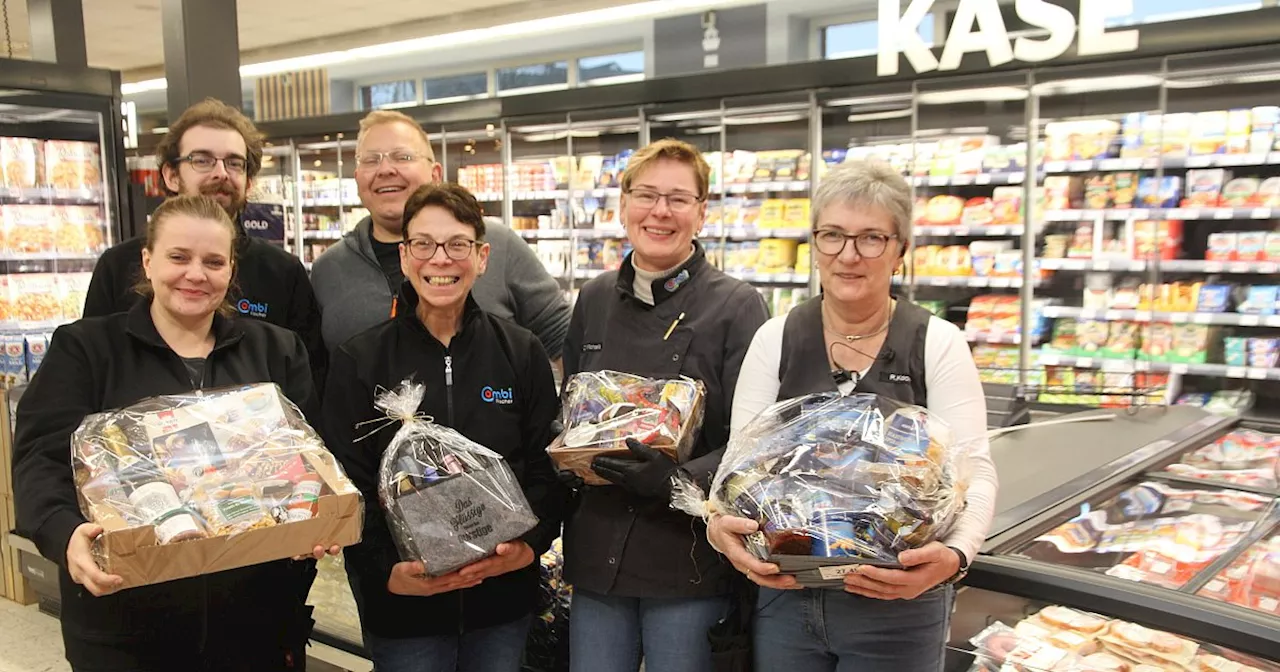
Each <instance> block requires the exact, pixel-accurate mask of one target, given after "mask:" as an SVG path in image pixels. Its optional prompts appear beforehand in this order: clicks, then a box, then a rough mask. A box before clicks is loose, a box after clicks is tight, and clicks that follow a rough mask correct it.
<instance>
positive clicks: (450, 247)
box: [405, 238, 480, 261]
mask: <svg viewBox="0 0 1280 672" xmlns="http://www.w3.org/2000/svg"><path fill="white" fill-rule="evenodd" d="M479 244H480V243H479V241H475V240H471V239H469V238H450V239H449V240H446V241H445V242H443V243H437V242H436V241H434V240H432V239H430V238H410V239H409V240H408V241H406V242H405V245H406V246H408V248H409V255H410V256H412V257H413V258H414V259H417V260H418V261H430V260H431V258H432V257H434V256H436V249H437V248H444V256H446V257H448V258H450V259H452V260H454V261H462V260H463V259H466V258H467V257H468V256H470V255H471V250H473V249H475V246H476V245H479Z"/></svg>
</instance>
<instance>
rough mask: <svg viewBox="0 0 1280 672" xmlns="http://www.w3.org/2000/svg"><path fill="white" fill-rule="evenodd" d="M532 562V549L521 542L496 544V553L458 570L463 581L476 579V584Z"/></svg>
mask: <svg viewBox="0 0 1280 672" xmlns="http://www.w3.org/2000/svg"><path fill="white" fill-rule="evenodd" d="M532 562H533V549H532V548H530V547H529V544H526V543H524V542H523V541H508V542H507V543H505V544H498V552H497V554H496V555H491V556H489V557H487V558H485V559H484V560H480V561H479V562H473V563H471V564H469V565H467V566H466V567H463V568H462V569H460V570H458V574H459V576H461V577H463V578H464V579H476V580H477V582H479V581H483V580H485V579H489V578H492V577H495V576H501V575H503V574H506V573H508V572H514V571H516V570H517V569H520V568H522V567H527V566H528V565H529V564H530V563H532Z"/></svg>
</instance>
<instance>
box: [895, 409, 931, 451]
mask: <svg viewBox="0 0 1280 672" xmlns="http://www.w3.org/2000/svg"><path fill="white" fill-rule="evenodd" d="M886 425H887V426H886V429H885V443H886V445H891V446H896V447H897V448H898V451H899V452H901V453H902V454H906V455H923V454H924V453H925V451H927V450H928V449H929V418H928V416H927V415H926V414H925V413H924V410H923V409H906V408H904V409H901V410H898V411H895V412H894V413H893V415H890V416H889V420H888V422H887V423H886Z"/></svg>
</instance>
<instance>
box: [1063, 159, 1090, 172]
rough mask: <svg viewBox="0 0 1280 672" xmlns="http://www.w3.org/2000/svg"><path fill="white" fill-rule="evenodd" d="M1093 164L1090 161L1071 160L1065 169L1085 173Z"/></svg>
mask: <svg viewBox="0 0 1280 672" xmlns="http://www.w3.org/2000/svg"><path fill="white" fill-rule="evenodd" d="M1093 165H1094V164H1093V162H1092V161H1072V162H1071V164H1070V166H1069V167H1068V168H1067V170H1070V171H1071V172H1073V173H1085V172H1088V171H1090V170H1093Z"/></svg>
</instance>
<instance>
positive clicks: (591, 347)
mask: <svg viewBox="0 0 1280 672" xmlns="http://www.w3.org/2000/svg"><path fill="white" fill-rule="evenodd" d="M603 349H604V347H603V346H602V345H601V344H600V343H583V344H582V351H583V352H600V351H601V350H603Z"/></svg>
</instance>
